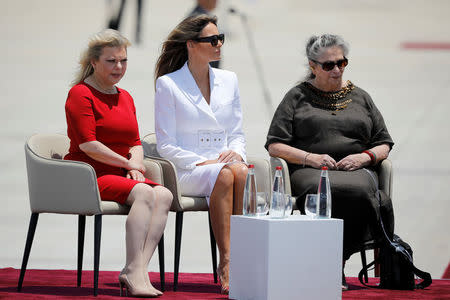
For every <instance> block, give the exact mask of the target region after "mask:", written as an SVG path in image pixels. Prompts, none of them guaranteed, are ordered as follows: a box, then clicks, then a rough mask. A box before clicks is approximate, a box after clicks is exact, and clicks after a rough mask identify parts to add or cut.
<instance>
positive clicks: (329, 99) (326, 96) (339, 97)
mask: <svg viewBox="0 0 450 300" xmlns="http://www.w3.org/2000/svg"><path fill="white" fill-rule="evenodd" d="M305 86H306V87H307V88H308V89H309V90H310V91H311V92H312V93H313V94H314V95H315V96H316V97H314V98H312V99H311V102H312V103H314V104H315V105H317V106H319V107H320V108H323V109H326V110H332V111H334V112H337V111H339V110H343V109H345V108H347V106H348V104H349V103H350V102H352V99H346V100H343V99H345V98H346V97H347V95H348V94H349V93H350V92H351V91H352V90H353V89H354V88H355V86H354V85H353V83H352V82H351V81H350V80H348V81H347V84H346V85H345V86H344V87H343V88H342V89H340V90H339V91H336V92H324V91H322V90H319V89H318V88H316V87H315V86H313V85H312V84H311V83H309V82H305ZM333 114H335V113H333Z"/></svg>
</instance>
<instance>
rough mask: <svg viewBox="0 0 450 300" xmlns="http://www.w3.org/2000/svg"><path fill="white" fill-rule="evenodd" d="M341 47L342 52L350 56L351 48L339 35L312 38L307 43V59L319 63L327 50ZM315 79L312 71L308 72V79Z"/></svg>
mask: <svg viewBox="0 0 450 300" xmlns="http://www.w3.org/2000/svg"><path fill="white" fill-rule="evenodd" d="M335 46H337V47H340V48H341V49H342V52H343V53H344V56H347V55H348V52H349V46H348V43H347V42H346V41H344V39H343V38H342V37H340V36H339V35H334V34H328V33H326V34H322V35H321V36H315V35H313V36H311V37H310V38H309V40H308V42H307V43H306V57H307V58H308V60H310V61H318V60H319V59H320V57H321V56H322V54H323V52H324V50H325V49H327V48H330V47H335ZM313 78H315V75H314V74H313V73H312V72H311V70H309V71H308V74H307V75H306V79H313Z"/></svg>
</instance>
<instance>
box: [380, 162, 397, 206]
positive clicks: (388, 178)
mask: <svg viewBox="0 0 450 300" xmlns="http://www.w3.org/2000/svg"><path fill="white" fill-rule="evenodd" d="M393 175H394V172H393V169H392V162H391V161H390V160H389V159H384V160H383V161H382V162H381V163H380V165H379V167H378V181H379V185H380V186H379V188H380V190H382V191H384V192H385V193H386V195H388V196H389V197H390V198H391V199H392V196H393V194H392V180H393Z"/></svg>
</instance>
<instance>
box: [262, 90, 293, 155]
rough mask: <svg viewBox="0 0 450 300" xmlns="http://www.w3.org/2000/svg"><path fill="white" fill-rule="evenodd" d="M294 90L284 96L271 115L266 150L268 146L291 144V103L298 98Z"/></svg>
mask: <svg viewBox="0 0 450 300" xmlns="http://www.w3.org/2000/svg"><path fill="white" fill-rule="evenodd" d="M294 89H295V88H294ZM294 89H291V90H290V91H289V92H288V93H287V94H286V96H284V98H283V100H282V101H281V103H280V105H278V108H277V110H276V111H275V114H274V115H273V119H272V123H271V124H270V127H269V132H268V134H267V141H266V144H265V145H264V147H265V148H266V149H267V150H268V148H269V145H270V144H273V143H283V144H287V145H291V144H292V140H293V120H294V106H293V102H294V100H295V99H296V98H298V93H297V92H296V91H295V90H294Z"/></svg>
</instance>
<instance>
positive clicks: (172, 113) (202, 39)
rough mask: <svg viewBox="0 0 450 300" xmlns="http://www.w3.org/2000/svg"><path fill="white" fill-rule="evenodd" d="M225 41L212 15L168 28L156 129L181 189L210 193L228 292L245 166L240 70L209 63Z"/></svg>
mask: <svg viewBox="0 0 450 300" xmlns="http://www.w3.org/2000/svg"><path fill="white" fill-rule="evenodd" d="M223 43H224V35H223V34H219V31H218V29H217V18H216V17H211V16H207V15H199V16H196V17H189V18H186V19H185V20H183V21H182V22H181V23H180V24H178V26H177V27H176V28H175V29H174V30H173V31H172V32H171V33H170V34H169V36H168V38H167V40H166V41H165V42H164V44H163V47H162V53H161V55H160V57H159V59H158V62H157V64H156V69H155V79H156V83H155V85H156V94H155V123H156V124H155V129H156V138H157V149H158V152H159V154H160V155H161V156H162V157H164V158H167V159H169V160H171V161H172V162H173V163H174V164H175V166H176V168H177V174H178V179H179V183H180V185H181V192H182V194H183V195H189V196H205V197H207V199H208V204H209V211H210V215H211V223H212V228H213V231H214V236H215V238H216V241H217V245H218V248H219V252H220V262H219V267H218V275H219V279H220V282H221V287H222V292H223V293H228V283H229V279H228V274H229V258H230V216H231V214H242V197H243V191H244V185H245V179H246V176H247V166H246V164H245V160H246V156H245V138H244V134H243V131H242V112H241V105H240V100H239V89H238V83H237V78H236V74H234V73H233V72H229V71H225V70H220V69H215V68H211V67H210V65H209V62H211V61H216V60H219V59H220V48H221V47H222V45H223Z"/></svg>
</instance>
